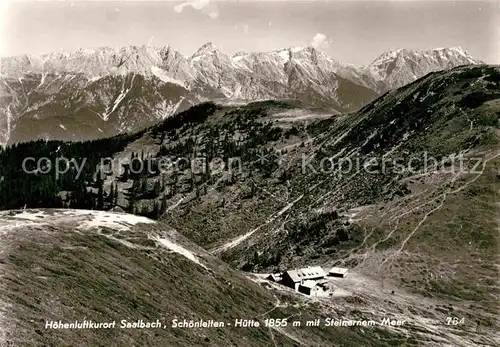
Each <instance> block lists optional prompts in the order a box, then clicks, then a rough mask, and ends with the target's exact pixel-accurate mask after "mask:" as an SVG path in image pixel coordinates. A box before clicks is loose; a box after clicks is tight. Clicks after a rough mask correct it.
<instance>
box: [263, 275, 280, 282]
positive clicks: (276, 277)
mask: <svg viewBox="0 0 500 347" xmlns="http://www.w3.org/2000/svg"><path fill="white" fill-rule="evenodd" d="M266 279H267V280H269V281H273V282H280V281H281V279H282V277H281V274H280V273H274V274H269V275H268V276H267V277H266Z"/></svg>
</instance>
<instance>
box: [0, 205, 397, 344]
mask: <svg viewBox="0 0 500 347" xmlns="http://www.w3.org/2000/svg"><path fill="white" fill-rule="evenodd" d="M66 211H68V210H66ZM66 213H67V212H66ZM69 213H71V212H69ZM85 218H88V217H74V218H69V219H68V218H67V216H66V218H65V219H64V220H63V218H62V217H61V215H60V213H59V212H57V211H53V210H47V211H46V212H45V215H44V217H43V218H40V221H41V222H38V223H35V224H30V225H29V226H24V227H23V226H21V227H17V228H16V227H14V226H13V225H14V224H15V223H18V222H19V221H20V220H19V219H18V220H17V222H16V220H12V219H11V217H8V216H6V215H5V214H4V215H3V216H2V217H1V220H0V222H1V223H2V225H3V227H4V228H5V227H7V228H10V230H9V231H7V232H2V233H1V234H0V237H1V243H2V252H1V253H0V254H1V258H0V263H1V264H2V268H1V270H2V277H3V278H2V284H1V287H2V291H1V292H0V293H1V294H0V301H1V302H2V303H3V304H2V307H6V306H5V303H7V305H8V306H7V307H8V310H7V311H4V312H2V315H3V318H4V319H2V321H1V324H2V330H3V331H7V337H6V341H10V343H11V344H10V345H9V344H7V346H74V345H82V346H124V345H126V346H163V345H168V346H269V345H273V344H275V345H277V346H298V345H300V343H301V342H300V341H302V342H303V341H308V342H307V344H312V345H315V346H364V345H366V346H368V345H371V346H373V345H377V346H388V345H389V344H387V343H385V342H383V341H382V342H377V341H378V336H379V335H378V334H381V333H382V331H381V330H379V329H377V328H374V329H372V330H371V331H368V332H367V331H362V330H360V329H352V330H348V331H346V330H344V329H338V328H331V329H326V328H291V327H290V328H286V329H280V330H270V329H268V328H262V327H261V328H246V329H245V328H231V327H226V328H223V329H172V328H169V327H167V328H166V329H145V330H139V329H128V330H120V329H118V328H116V329H111V330H104V329H98V330H46V329H44V323H45V320H56V321H58V320H62V321H63V322H72V321H74V320H83V319H85V317H86V319H91V320H93V321H96V322H102V321H110V320H117V321H120V320H121V319H127V320H130V321H135V320H137V319H143V320H148V321H155V320H156V319H160V320H161V321H163V322H165V323H167V324H169V322H170V321H171V320H172V319H173V318H179V319H183V318H185V319H188V320H189V319H195V320H197V319H205V320H209V319H215V320H218V321H219V320H223V321H229V322H232V321H233V320H234V319H236V318H246V319H255V320H259V321H260V322H261V323H262V322H263V319H265V318H284V317H287V316H300V318H301V319H304V320H305V319H313V318H319V317H322V316H323V313H322V312H321V311H320V310H318V309H314V307H313V308H309V309H307V311H306V312H304V314H303V315H302V314H301V311H302V310H303V308H301V306H302V304H301V300H298V301H297V299H296V298H294V297H290V296H289V295H287V294H281V295H280V297H281V298H280V299H281V304H279V301H278V302H276V300H277V298H276V297H273V296H272V295H271V293H270V292H269V291H267V290H265V289H264V288H262V287H261V286H259V285H258V284H256V283H254V282H252V281H250V280H248V279H246V278H245V277H243V276H242V275H241V274H239V273H238V272H236V271H234V270H232V269H230V268H229V267H227V266H226V265H225V264H224V263H222V262H221V261H220V260H218V259H216V258H213V257H211V256H210V255H209V254H208V253H206V252H204V251H203V250H202V249H201V248H199V247H197V246H195V245H194V244H192V243H191V242H189V241H187V240H186V239H184V238H183V237H181V236H180V235H178V234H177V233H176V232H175V231H172V230H171V229H169V228H168V227H167V226H165V225H161V224H158V225H146V224H139V225H137V226H135V227H133V229H132V231H117V230H113V229H110V228H109V227H108V228H106V227H104V228H102V230H101V233H97V232H96V231H80V232H79V231H76V230H75V228H76V227H77V226H78V225H81V224H80V223H82V221H84V220H85ZM9 220H10V222H9ZM8 223H12V226H9V225H10V224H8ZM3 230H6V229H3ZM106 235H107V236H106ZM155 235H162V237H168V238H169V239H170V240H173V241H174V242H175V243H177V244H180V245H182V246H184V247H186V248H188V249H189V250H190V251H192V252H195V253H196V254H198V255H199V257H200V258H201V261H202V263H203V264H205V266H207V267H208V269H205V268H203V267H201V266H199V265H196V264H195V263H193V262H191V261H190V260H188V259H186V258H185V257H183V256H181V255H179V254H177V253H172V252H170V251H169V250H168V249H166V248H163V247H161V246H159V245H158V244H156V243H155V242H154V241H152V240H151V237H153V236H155ZM123 242H129V243H128V244H124V243H123ZM275 304H279V306H280V307H275ZM292 305H293V306H292ZM0 312H1V311H0ZM392 338H393V339H396V341H397V339H398V338H397V334H396V335H394V336H393V337H392ZM401 338H403V337H401ZM297 341H299V342H297ZM374 343H376V344H374Z"/></svg>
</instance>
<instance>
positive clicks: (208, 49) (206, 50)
mask: <svg viewBox="0 0 500 347" xmlns="http://www.w3.org/2000/svg"><path fill="white" fill-rule="evenodd" d="M217 51H218V50H217V47H215V45H214V44H213V43H212V42H207V43H205V44H204V45H203V46H201V47H200V48H199V49H198V50H197V51H196V53H195V54H193V57H197V56H200V55H205V54H211V53H214V52H217Z"/></svg>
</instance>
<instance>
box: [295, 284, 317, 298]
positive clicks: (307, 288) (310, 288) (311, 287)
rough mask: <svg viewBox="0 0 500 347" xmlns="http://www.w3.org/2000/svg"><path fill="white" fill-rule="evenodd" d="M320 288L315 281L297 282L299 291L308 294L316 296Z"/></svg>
mask: <svg viewBox="0 0 500 347" xmlns="http://www.w3.org/2000/svg"><path fill="white" fill-rule="evenodd" d="M320 290H322V288H320V287H319V286H318V284H317V283H316V282H315V281H304V282H303V283H301V284H299V290H298V291H299V292H300V293H302V294H305V295H309V296H317V295H318V292H319V291H320Z"/></svg>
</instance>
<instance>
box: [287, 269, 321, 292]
mask: <svg viewBox="0 0 500 347" xmlns="http://www.w3.org/2000/svg"><path fill="white" fill-rule="evenodd" d="M325 277H326V272H325V270H323V269H322V268H321V266H313V267H307V268H303V269H296V270H289V271H285V272H284V273H283V276H282V283H283V284H284V285H285V286H287V287H290V288H293V289H294V290H296V291H298V290H299V285H300V284H301V283H303V282H304V281H309V280H320V279H323V278H325Z"/></svg>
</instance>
